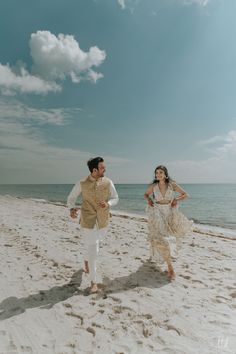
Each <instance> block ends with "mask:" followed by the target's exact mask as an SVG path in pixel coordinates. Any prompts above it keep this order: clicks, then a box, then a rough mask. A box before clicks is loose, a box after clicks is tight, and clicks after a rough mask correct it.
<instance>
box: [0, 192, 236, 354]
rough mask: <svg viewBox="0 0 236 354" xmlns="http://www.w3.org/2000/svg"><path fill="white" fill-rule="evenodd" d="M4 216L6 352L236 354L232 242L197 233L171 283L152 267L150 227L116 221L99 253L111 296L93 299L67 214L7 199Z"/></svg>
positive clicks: (1, 310)
mask: <svg viewBox="0 0 236 354" xmlns="http://www.w3.org/2000/svg"><path fill="white" fill-rule="evenodd" d="M0 215H1V221H0V243H1V246H0V250H1V251H0V252H1V258H0V259H1V267H0V354H16V353H17V354H19V353H34V354H37V353H39V354H44V353H45V354H54V353H57V354H72V353H74V354H77V353H80V354H89V353H90V354H92V353H96V354H113V353H124V354H127V353H132V354H139V353H140V354H145V353H160V354H166V353H168V354H172V353H173V354H185V353H186V354H193V353H196V354H200V353H201V354H204V353H206V354H215V353H218V354H221V353H222V354H223V353H230V354H235V353H236V271H235V270H236V267H235V260H236V241H235V240H229V239H223V238H220V237H215V236H214V235H213V236H210V235H206V234H204V230H203V231H201V229H200V227H199V226H198V228H199V231H200V232H202V233H194V234H193V235H190V236H189V237H187V238H186V239H185V241H184V243H183V248H182V250H181V252H180V255H179V257H178V259H177V260H176V261H175V262H174V265H175V270H176V272H177V278H176V280H175V281H174V282H169V281H168V279H167V276H166V273H165V272H163V271H161V268H162V270H164V269H165V267H164V266H161V268H160V267H159V268H158V267H155V265H152V264H150V263H148V261H147V259H148V257H149V247H148V243H147V241H146V238H147V223H146V222H145V220H144V219H143V218H131V217H128V216H126V217H122V216H118V215H116V216H114V217H113V220H112V222H111V226H110V230H109V233H108V235H107V237H106V239H105V240H104V243H103V246H102V248H101V253H100V273H101V276H102V278H103V282H104V284H105V285H106V288H105V290H104V291H103V292H101V293H100V294H97V295H88V292H87V290H86V289H87V287H88V285H89V280H88V277H87V276H86V275H82V270H81V266H82V261H83V256H82V255H83V245H82V244H81V242H80V239H79V226H78V223H76V222H74V221H73V220H71V219H70V218H69V217H68V210H67V209H66V208H65V207H63V206H59V205H52V204H47V203H43V202H41V201H33V200H26V199H25V200H23V199H16V198H12V197H7V196H6V197H0ZM213 234H214V233H213ZM221 236H222V235H221Z"/></svg>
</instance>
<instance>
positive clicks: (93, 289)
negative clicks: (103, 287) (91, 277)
mask: <svg viewBox="0 0 236 354" xmlns="http://www.w3.org/2000/svg"><path fill="white" fill-rule="evenodd" d="M97 292H98V286H97V283H94V282H93V281H91V288H90V293H91V294H95V293H97Z"/></svg>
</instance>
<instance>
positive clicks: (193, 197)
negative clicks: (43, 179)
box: [0, 184, 236, 230]
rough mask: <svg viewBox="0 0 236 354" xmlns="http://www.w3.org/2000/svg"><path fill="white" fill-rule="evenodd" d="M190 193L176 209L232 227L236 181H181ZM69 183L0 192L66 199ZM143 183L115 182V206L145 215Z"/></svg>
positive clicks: (235, 222)
mask: <svg viewBox="0 0 236 354" xmlns="http://www.w3.org/2000/svg"><path fill="white" fill-rule="evenodd" d="M181 186H182V187H183V188H184V189H185V190H186V191H187V192H188V194H189V195H190V197H189V198H188V199H186V200H184V201H182V202H180V203H179V205H180V210H181V211H182V212H183V213H184V214H185V215H186V216H187V217H188V218H190V219H192V220H194V222H196V223H198V224H204V225H211V226H217V227H222V228H227V229H233V230H236V184H181ZM72 187H73V185H71V184H27V185H26V184H20V185H13V184H9V185H6V184H4V185H3V184H2V185H0V195H10V196H14V197H18V198H33V199H43V200H46V201H48V202H52V203H55V202H56V203H62V204H65V203H66V199H67V196H68V194H69V192H70V190H71V188H72ZM146 188H147V185H146V184H116V189H117V192H118V194H119V198H120V200H119V204H118V205H117V206H116V207H115V208H114V209H115V210H119V211H123V212H129V213H134V214H141V215H145V207H146V201H145V200H144V199H143V194H144V192H145V189H146Z"/></svg>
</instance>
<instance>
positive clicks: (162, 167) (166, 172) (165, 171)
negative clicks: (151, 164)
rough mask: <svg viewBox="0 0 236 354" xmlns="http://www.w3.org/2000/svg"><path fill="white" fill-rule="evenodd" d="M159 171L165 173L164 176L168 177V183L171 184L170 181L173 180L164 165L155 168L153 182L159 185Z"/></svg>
mask: <svg viewBox="0 0 236 354" xmlns="http://www.w3.org/2000/svg"><path fill="white" fill-rule="evenodd" d="M157 170H162V171H163V172H164V174H165V175H166V183H170V181H172V179H171V178H170V176H169V173H168V170H167V168H166V167H165V166H163V165H159V166H157V167H156V168H155V171H154V180H153V181H152V183H153V184H157V183H159V180H158V179H156V172H157Z"/></svg>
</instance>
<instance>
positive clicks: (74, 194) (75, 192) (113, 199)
mask: <svg viewBox="0 0 236 354" xmlns="http://www.w3.org/2000/svg"><path fill="white" fill-rule="evenodd" d="M106 178H107V177H106ZM108 179H109V178H108ZM109 181H110V199H109V201H108V204H109V206H110V207H112V206H115V205H116V204H117V203H118V201H119V197H118V193H117V191H116V189H115V186H114V184H113V182H112V180H110V179H109ZM81 192H82V190H81V185H80V181H78V182H77V183H76V184H75V185H74V187H73V188H72V190H71V192H70V194H69V196H68V198H67V205H68V207H69V208H70V209H71V208H75V202H76V199H77V198H78V197H79V196H80V194H81Z"/></svg>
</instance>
